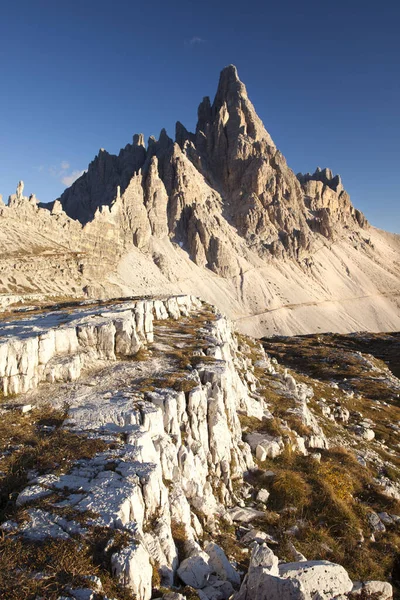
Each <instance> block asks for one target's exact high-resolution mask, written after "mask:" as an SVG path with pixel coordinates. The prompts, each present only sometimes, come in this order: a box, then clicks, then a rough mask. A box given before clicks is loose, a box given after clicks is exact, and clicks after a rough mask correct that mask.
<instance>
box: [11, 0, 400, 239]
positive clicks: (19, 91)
mask: <svg viewBox="0 0 400 600" xmlns="http://www.w3.org/2000/svg"><path fill="white" fill-rule="evenodd" d="M230 63H233V64H235V65H236V66H237V68H238V71H239V76H240V78H241V80H242V81H243V82H244V83H245V84H246V86H247V90H248V93H249V97H250V99H251V100H252V102H253V104H254V105H255V107H256V110H257V112H258V114H259V115H260V117H261V118H262V120H263V121H264V124H265V126H266V128H267V130H268V131H269V132H270V134H271V135H272V137H273V139H274V141H275V143H276V144H277V146H278V147H279V149H280V150H281V151H282V152H283V154H284V155H285V156H286V159H287V161H288V164H289V166H290V167H291V168H292V169H293V170H294V171H295V172H298V171H303V172H306V171H314V169H315V168H316V166H320V167H322V168H323V167H325V166H327V167H330V168H331V169H332V170H333V171H334V172H335V173H340V174H341V176H342V179H343V183H344V185H345V188H346V189H347V190H348V191H349V193H350V195H351V198H352V200H353V203H354V204H355V206H357V208H359V209H361V210H362V211H363V212H364V213H365V214H366V216H367V218H368V219H369V220H370V221H371V222H372V223H373V224H374V225H376V226H378V227H382V228H385V229H388V230H390V231H394V232H400V202H399V201H400V192H399V189H400V187H399V181H398V180H399V171H400V169H399V167H400V145H399V139H400V2H399V1H398V0H386V1H384V2H377V1H376V0H374V2H372V1H371V0H363V1H361V0H346V1H344V0H335V1H331V2H324V1H323V0H319V1H318V2H317V1H314V0H303V1H302V2H300V1H299V0H296V1H294V0H288V1H285V0H281V1H280V2H277V1H276V0H274V1H273V2H271V1H268V0H263V1H261V0H247V1H244V0H240V1H239V0H230V1H227V0H224V1H218V0H213V1H209V0H203V1H202V2H192V1H190V0H186V1H183V0H164V1H159V0H152V1H149V2H146V3H145V2H144V0H142V1H141V2H136V1H135V0H114V1H113V2H111V1H110V0H107V2H105V1H103V0H95V1H94V0H80V1H76V0H67V1H62V0H52V1H48V0H25V1H23V0H13V1H7V2H6V1H5V0H3V2H1V8H0V89H1V93H0V193H2V194H3V197H4V199H6V198H7V197H8V195H9V194H10V193H14V191H15V188H16V184H17V182H18V180H19V179H23V180H24V181H25V193H28V194H29V193H31V192H35V193H36V195H37V197H38V198H39V199H40V200H42V201H43V202H49V201H51V200H54V199H55V198H56V197H58V196H59V195H60V193H61V192H62V190H63V189H64V188H65V186H66V185H68V183H69V182H70V181H72V180H73V178H74V176H76V174H77V173H79V172H81V171H82V170H83V169H86V168H87V165H88V163H89V162H90V161H91V160H92V159H93V158H94V156H95V155H96V154H97V152H98V150H99V148H101V147H103V148H106V149H107V150H108V151H109V152H113V153H118V151H119V149H120V148H121V147H122V146H125V144H127V143H128V142H130V141H131V140H132V135H133V134H134V133H136V132H143V133H144V134H145V136H146V138H147V137H148V136H149V135H155V136H156V137H158V134H159V132H160V130H161V128H162V127H165V128H166V129H167V132H168V133H169V135H170V136H171V137H173V136H174V131H175V122H176V121H177V120H180V121H182V123H183V124H184V125H185V126H186V127H187V128H189V129H191V130H193V129H194V127H195V123H196V117H197V106H198V104H199V102H200V101H201V99H202V97H203V96H205V95H209V96H211V97H213V96H214V94H215V91H216V86H217V82H218V76H219V72H220V70H221V69H222V68H223V67H224V66H226V65H227V64H230Z"/></svg>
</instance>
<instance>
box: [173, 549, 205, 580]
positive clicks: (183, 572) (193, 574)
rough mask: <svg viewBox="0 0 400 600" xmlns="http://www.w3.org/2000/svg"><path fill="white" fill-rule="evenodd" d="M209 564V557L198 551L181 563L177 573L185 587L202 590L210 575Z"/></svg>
mask: <svg viewBox="0 0 400 600" xmlns="http://www.w3.org/2000/svg"><path fill="white" fill-rule="evenodd" d="M209 562H210V557H209V555H208V554H206V553H205V552H202V551H201V550H198V551H196V552H195V553H194V554H192V555H191V556H189V557H188V558H185V559H184V560H183V561H182V562H181V564H180V565H179V567H178V571H177V573H178V575H179V577H180V579H181V580H182V581H183V583H185V584H186V585H190V587H193V588H196V589H201V588H204V587H205V586H206V585H207V581H208V578H209V577H210V575H211V573H212V568H211V566H210V564H209Z"/></svg>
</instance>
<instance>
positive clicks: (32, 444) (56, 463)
mask: <svg viewBox="0 0 400 600" xmlns="http://www.w3.org/2000/svg"><path fill="white" fill-rule="evenodd" d="M65 416H66V415H65V411H62V410H55V409H52V408H50V407H48V406H45V407H42V408H40V409H37V410H33V411H31V412H30V413H27V414H25V415H23V414H22V413H21V412H20V411H18V410H9V411H6V412H4V413H3V415H2V418H1V420H0V453H1V454H2V455H3V458H2V460H1V463H0V464H1V471H2V475H1V477H0V522H1V521H3V520H5V519H6V518H9V517H10V516H11V515H12V514H13V512H14V511H15V500H16V497H17V495H18V494H19V492H21V491H22V490H23V489H24V487H26V485H27V479H28V471H30V470H31V469H34V470H35V471H37V472H38V474H43V473H49V472H52V473H65V472H67V471H68V469H69V468H70V467H71V465H72V464H73V463H74V462H76V461H77V460H78V459H85V458H86V459H88V458H92V457H93V456H95V454H97V453H98V452H102V451H104V450H105V449H106V448H107V447H108V445H107V444H106V443H105V442H103V441H102V440H100V439H95V438H94V439H89V438H87V437H85V436H82V435H79V436H78V435H76V434H74V433H71V432H70V431H68V430H66V429H62V428H61V424H62V423H63V421H64V419H65Z"/></svg>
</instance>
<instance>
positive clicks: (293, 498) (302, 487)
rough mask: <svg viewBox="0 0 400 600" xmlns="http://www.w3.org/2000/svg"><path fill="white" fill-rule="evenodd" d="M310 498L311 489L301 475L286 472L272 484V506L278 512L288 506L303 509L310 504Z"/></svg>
mask: <svg viewBox="0 0 400 600" xmlns="http://www.w3.org/2000/svg"><path fill="white" fill-rule="evenodd" d="M310 496H311V488H310V486H309V485H308V483H307V482H306V481H305V480H304V478H303V477H302V475H300V473H296V472H293V471H284V472H282V473H280V474H279V475H278V476H277V477H276V479H275V480H274V482H273V483H272V486H271V498H270V504H271V506H272V507H273V508H276V509H278V510H279V509H282V508H285V507H286V506H295V507H296V508H299V509H301V508H303V507H304V506H306V505H307V504H309V502H310Z"/></svg>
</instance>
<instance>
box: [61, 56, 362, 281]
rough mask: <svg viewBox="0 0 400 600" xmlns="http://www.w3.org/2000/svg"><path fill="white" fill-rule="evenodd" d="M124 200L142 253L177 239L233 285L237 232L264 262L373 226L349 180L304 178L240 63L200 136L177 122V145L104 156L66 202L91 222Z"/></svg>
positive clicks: (225, 76) (223, 84) (203, 112)
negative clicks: (250, 91)
mask: <svg viewBox="0 0 400 600" xmlns="http://www.w3.org/2000/svg"><path fill="white" fill-rule="evenodd" d="M118 186H119V191H118V189H117V188H118ZM118 194H121V196H122V202H123V204H124V205H125V208H126V209H125V213H126V215H127V221H128V222H127V227H128V229H130V230H131V231H132V234H133V235H132V238H133V243H134V245H136V246H138V247H139V248H143V247H145V246H146V245H148V243H149V241H150V238H151V236H155V237H156V238H160V237H163V236H165V235H167V236H168V235H169V236H170V237H172V238H174V239H175V240H176V241H178V242H180V243H181V245H183V247H185V248H186V249H187V250H188V251H189V253H190V256H191V258H192V260H193V261H194V262H195V263H196V264H199V265H205V266H207V267H208V268H209V269H211V270H212V271H214V272H216V273H217V274H219V275H222V276H228V277H230V276H232V275H235V274H236V273H237V272H238V267H237V264H236V259H235V257H234V256H233V257H232V254H235V252H234V251H233V246H234V242H233V237H234V235H235V234H239V236H240V238H241V239H242V241H244V243H245V245H249V244H251V246H252V249H253V250H254V249H256V251H257V252H258V253H259V254H260V255H261V256H263V255H265V253H266V252H267V253H269V254H272V255H274V256H278V257H280V256H286V255H287V256H289V257H292V258H295V259H298V258H299V257H300V255H301V253H302V251H303V250H308V249H309V248H310V246H311V244H312V241H313V233H314V232H318V233H320V234H322V235H323V236H325V237H328V238H330V239H333V238H334V237H335V234H336V233H337V232H338V229H340V227H341V226H343V225H348V224H349V223H351V226H352V227H357V228H358V227H364V226H366V221H365V219H364V218H363V217H362V215H361V213H359V212H358V211H355V209H354V208H353V206H352V205H351V202H350V199H349V196H348V194H347V193H346V192H345V191H344V190H343V187H342V185H341V181H340V177H339V176H336V177H333V176H332V173H331V172H330V170H329V169H324V170H323V171H318V172H316V173H314V175H312V176H311V175H305V176H298V177H296V176H295V175H294V173H293V172H292V171H291V170H290V169H289V168H288V166H287V164H286V161H285V159H284V157H283V156H282V154H281V153H280V152H279V150H277V148H276V147H275V144H274V142H273V141H272V139H271V137H270V135H269V134H268V132H267V131H266V129H265V127H264V125H263V123H262V121H261V119H260V118H259V117H258V116H257V113H256V111H255V109H254V107H253V105H252V103H251V102H250V100H249V98H248V95H247V91H246V87H245V85H244V84H243V83H242V82H241V81H240V79H239V77H238V73H237V70H236V67H234V66H233V65H229V66H228V67H226V68H225V69H223V71H222V72H221V75H220V79H219V83H218V88H217V92H216V95H215V98H214V101H213V103H211V101H210V99H209V98H208V97H205V98H204V99H203V101H202V102H201V104H200V106H199V109H198V122H197V127H196V132H195V133H189V132H188V131H187V130H186V129H185V127H184V126H183V125H182V124H181V123H177V127H176V142H175V144H174V142H173V141H172V140H171V139H170V138H169V137H168V136H167V134H166V132H165V130H162V132H161V134H160V138H159V140H158V141H157V140H155V139H154V138H150V140H149V143H148V147H147V149H146V148H145V147H144V142H143V136H142V135H135V136H134V140H133V144H128V145H127V146H126V147H125V148H124V149H123V150H121V152H120V153H119V155H118V156H113V155H110V154H108V153H107V152H106V151H105V150H100V152H99V154H98V156H97V157H96V158H95V159H94V161H93V162H92V163H91V164H90V165H89V168H88V171H87V172H86V173H85V174H84V175H82V177H80V178H79V179H78V180H77V181H76V182H75V183H74V184H73V185H72V186H71V187H70V188H69V189H67V190H65V192H64V193H63V195H62V196H61V198H60V201H61V204H62V206H63V208H64V210H65V212H66V213H67V214H68V215H69V216H70V217H72V218H74V219H78V220H79V221H81V223H83V224H84V223H86V222H88V221H90V220H91V219H92V218H93V217H94V214H95V212H96V210H97V209H98V208H99V207H101V206H103V205H111V204H112V203H113V202H114V201H116V200H119V195H118ZM210 217H211V219H210ZM231 226H233V227H234V231H229V230H230V228H231ZM215 232H218V240H216V239H215V237H214V234H215ZM228 254H229V255H230V256H231V259H230V260H229V261H227V255H228ZM228 263H229V264H228Z"/></svg>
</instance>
